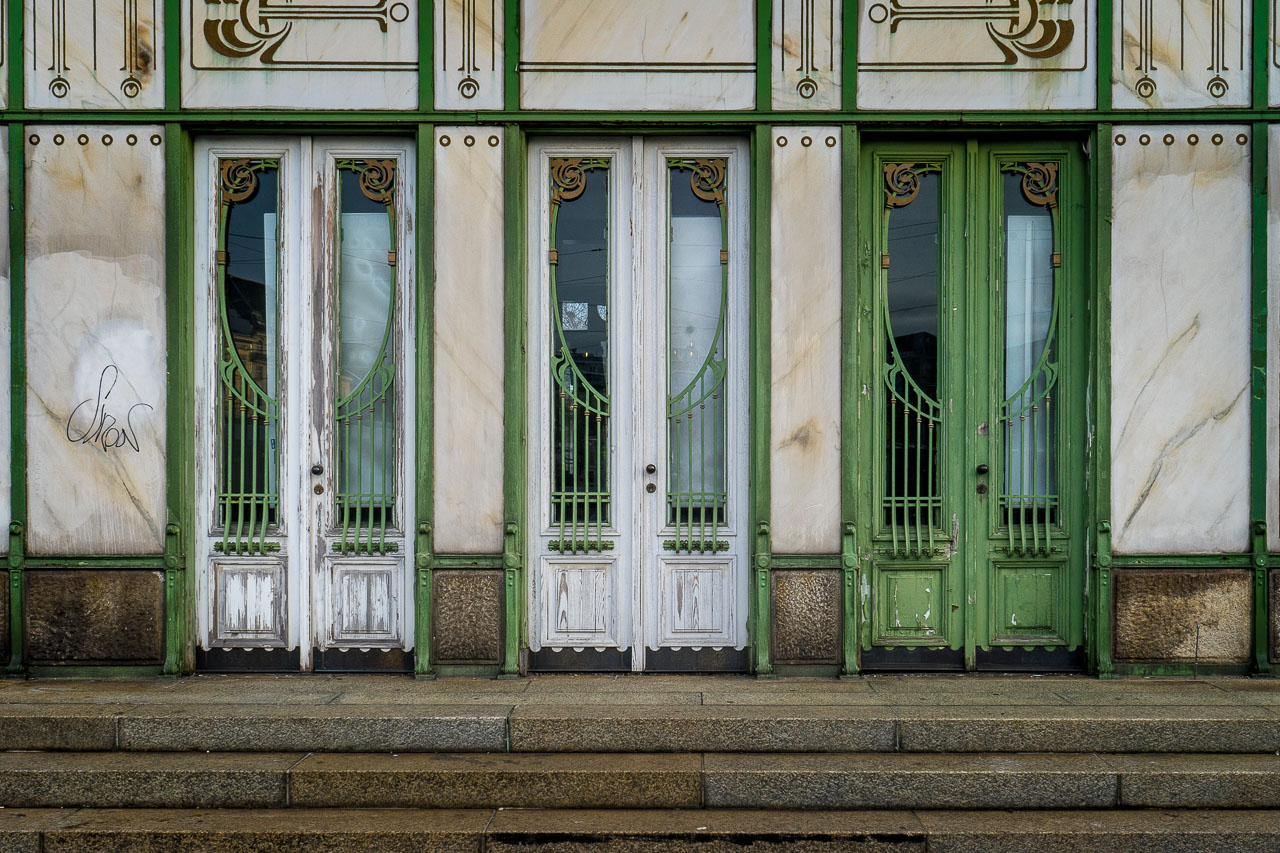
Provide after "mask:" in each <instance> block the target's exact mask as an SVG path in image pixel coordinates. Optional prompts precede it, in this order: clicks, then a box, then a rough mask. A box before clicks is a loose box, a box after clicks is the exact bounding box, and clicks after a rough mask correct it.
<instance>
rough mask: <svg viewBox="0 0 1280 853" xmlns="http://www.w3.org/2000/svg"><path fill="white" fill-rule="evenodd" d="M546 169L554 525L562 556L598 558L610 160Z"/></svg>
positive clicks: (606, 459)
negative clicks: (548, 179) (594, 553)
mask: <svg viewBox="0 0 1280 853" xmlns="http://www.w3.org/2000/svg"><path fill="white" fill-rule="evenodd" d="M550 171H551V211H550V217H551V219H550V243H551V250H550V256H549V257H548V259H547V262H548V266H549V271H550V275H549V278H550V290H551V300H550V301H551V318H550V320H551V329H552V335H551V387H550V393H551V477H550V481H551V482H550V492H551V494H550V497H551V523H552V525H553V526H555V527H556V528H557V529H558V542H557V546H558V549H559V550H560V551H561V552H563V553H573V552H581V551H599V550H602V549H604V548H606V547H612V544H613V543H612V542H611V541H610V540H607V539H605V538H604V535H603V534H604V529H605V527H606V526H607V525H608V524H609V522H610V513H611V510H612V491H611V490H612V477H611V471H610V451H611V436H610V431H609V417H610V411H611V400H610V395H609V347H608V341H609V333H608V311H609V305H608V293H609V255H610V252H609V215H608V211H609V181H608V174H609V160H608V159H607V158H557V159H553V160H551V163H550ZM571 208H572V209H571ZM562 266H563V268H564V270H568V271H570V272H569V274H567V275H564V274H562V270H561V268H562ZM593 309H594V310H593ZM606 543H607V544H606Z"/></svg>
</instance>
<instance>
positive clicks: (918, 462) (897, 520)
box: [880, 163, 943, 557]
mask: <svg viewBox="0 0 1280 853" xmlns="http://www.w3.org/2000/svg"><path fill="white" fill-rule="evenodd" d="M941 172H942V168H941V167H940V166H938V165H936V164H929V163H888V164H886V165H885V166H884V177H885V187H884V195H885V204H884V227H883V229H882V235H883V236H882V239H883V241H884V242H883V243H882V244H881V254H880V271H881V276H880V282H881V283H880V287H881V294H880V298H881V304H882V305H883V306H884V310H883V315H884V335H885V342H886V343H885V363H884V366H883V368H882V374H881V375H882V378H883V381H884V393H885V396H886V398H887V401H888V405H887V406H885V409H884V410H885V419H886V423H885V466H884V468H885V470H884V496H883V498H882V510H883V514H884V515H883V518H884V523H885V525H886V526H887V527H888V528H889V531H890V533H891V535H892V540H893V544H892V548H893V551H894V553H896V554H899V555H902V556H916V557H919V556H929V555H934V554H936V553H937V552H938V541H937V539H938V531H939V530H940V528H941V522H942V489H941V482H940V481H941V464H942V460H941V457H940V449H941V445H942V429H943V409H942V407H941V406H940V405H939V403H938V400H937V399H936V397H935V395H936V393H937V390H936V389H937V360H938V352H939V335H938V334H937V333H938V330H939V325H938V316H937V314H938V311H937V308H936V307H933V309H932V311H931V312H928V311H926V313H925V314H924V315H921V316H922V317H924V319H921V320H918V321H917V322H918V323H919V324H920V325H921V326H922V327H924V328H925V329H927V328H928V324H929V323H932V328H933V332H934V333H933V334H932V335H930V334H929V333H928V332H927V331H917V332H914V333H904V332H905V331H906V330H904V329H895V321H894V317H893V314H894V313H895V312H900V313H903V314H907V313H908V312H910V311H912V310H916V309H915V308H914V307H913V306H911V305H910V304H909V303H910V302H911V300H912V299H917V298H918V297H915V296H911V295H907V296H905V297H904V295H903V294H904V293H905V294H912V293H923V294H926V295H928V296H931V298H933V299H934V303H932V305H934V306H936V304H937V300H938V298H939V295H940V293H941V284H942V282H941V278H940V275H939V272H938V270H939V269H940V268H939V266H938V263H937V262H938V254H939V246H938V234H939V223H940V218H939V216H938V199H939V195H938V190H937V183H938V181H937V178H936V177H933V178H932V179H931V178H930V176H937V175H940V174H941ZM925 187H927V190H926V194H927V195H928V197H929V199H930V201H931V202H932V204H929V203H928V202H925V201H919V202H917V199H918V198H919V196H920V194H921V190H922V188H925ZM913 202H914V203H916V204H917V206H916V208H915V209H913V210H911V211H910V213H911V216H910V217H908V216H906V215H905V214H906V213H907V211H906V210H905V208H907V207H908V205H911V204H912V203H913ZM895 211H898V212H899V214H898V215H897V218H896V219H895ZM922 246H924V247H927V251H921V247H922ZM930 255H931V257H926V256H930ZM909 260H914V262H916V263H919V262H920V261H922V260H923V261H924V264H923V266H922V267H921V268H920V269H915V268H908V267H907V266H906V262H907V261H909ZM930 264H932V266H931V267H930ZM904 299H905V300H906V303H907V304H905V307H899V306H903V305H904ZM927 305H928V303H926V307H927ZM929 314H931V316H928V315H929ZM898 325H902V326H905V322H903V321H901V320H900V321H899V323H898ZM908 342H910V343H911V344H912V347H913V349H912V350H911V356H910V358H908V357H906V356H905V355H904V351H903V348H902V346H900V343H901V344H902V345H903V346H905V345H906V344H907V343H908ZM913 367H914V370H915V375H913V369H912V368H913ZM926 375H928V376H929V381H927V382H926V381H925V379H924V378H923V377H925V376H926ZM922 384H928V385H930V386H931V388H932V393H930V391H929V390H926V389H925V388H924V387H922Z"/></svg>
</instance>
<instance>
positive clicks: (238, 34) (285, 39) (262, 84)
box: [182, 0, 418, 110]
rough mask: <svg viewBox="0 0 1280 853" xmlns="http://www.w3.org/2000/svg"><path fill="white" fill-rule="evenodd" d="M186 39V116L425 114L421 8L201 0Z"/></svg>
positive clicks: (395, 0)
mask: <svg viewBox="0 0 1280 853" xmlns="http://www.w3.org/2000/svg"><path fill="white" fill-rule="evenodd" d="M267 6H270V8H269V9H266V7H267ZM264 9H265V11H264ZM182 33H183V38H182V105H183V106H184V107H250V108H252V107H279V108H283V109H335V110H340V109H388V110H407V109H415V108H416V107H417V106H418V4H417V3H416V2H413V0H373V2H368V0H330V2H329V3H326V4H322V5H321V4H314V5H312V6H311V7H307V6H304V5H302V4H299V5H296V6H291V5H289V4H285V3H275V4H267V3H266V2H265V0H243V2H239V3H216V2H215V3H197V2H194V0H192V2H184V3H183V4H182Z"/></svg>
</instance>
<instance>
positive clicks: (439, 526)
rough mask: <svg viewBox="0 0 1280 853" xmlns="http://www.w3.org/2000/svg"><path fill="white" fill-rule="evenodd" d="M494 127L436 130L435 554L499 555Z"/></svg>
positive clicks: (498, 209) (499, 310)
mask: <svg viewBox="0 0 1280 853" xmlns="http://www.w3.org/2000/svg"><path fill="white" fill-rule="evenodd" d="M505 145H506V140H505V139H504V138H503V135H502V128H500V127H437V128H436V142H435V184H436V186H435V229H436V230H435V252H436V254H435V276H436V280H435V340H434V358H435V447H434V465H435V509H434V515H435V548H436V550H437V551H441V552H446V553H499V552H501V551H502V522H503V502H502V462H503V456H502V447H503V441H502V436H503V432H502V423H503V407H502V394H503V381H502V373H503V352H504V350H503V304H504V300H503V287H504V273H505V267H504V264H503V253H504V246H503V220H502V216H503V203H502V187H503V147H504V146H505Z"/></svg>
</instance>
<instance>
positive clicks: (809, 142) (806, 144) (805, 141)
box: [800, 136, 813, 148]
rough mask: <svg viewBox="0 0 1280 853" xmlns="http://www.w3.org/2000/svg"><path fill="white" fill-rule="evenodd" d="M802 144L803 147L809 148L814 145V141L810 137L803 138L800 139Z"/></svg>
mask: <svg viewBox="0 0 1280 853" xmlns="http://www.w3.org/2000/svg"><path fill="white" fill-rule="evenodd" d="M800 144H801V145H803V146H804V147H805V148H808V147H809V146H810V145H812V144H813V139H812V138H810V137H808V136H802V137H800Z"/></svg>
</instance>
